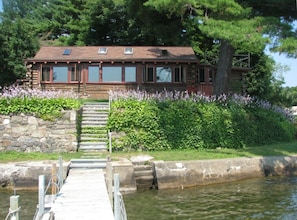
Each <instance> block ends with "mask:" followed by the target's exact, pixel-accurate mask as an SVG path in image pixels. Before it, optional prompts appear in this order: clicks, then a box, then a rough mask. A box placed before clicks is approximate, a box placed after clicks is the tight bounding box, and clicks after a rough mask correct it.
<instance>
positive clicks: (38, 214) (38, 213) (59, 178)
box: [33, 157, 63, 220]
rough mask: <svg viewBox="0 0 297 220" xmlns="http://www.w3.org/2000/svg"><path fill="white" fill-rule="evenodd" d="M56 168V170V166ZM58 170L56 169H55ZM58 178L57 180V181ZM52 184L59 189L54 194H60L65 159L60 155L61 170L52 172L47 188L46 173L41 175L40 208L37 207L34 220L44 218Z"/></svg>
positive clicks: (39, 188)
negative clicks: (48, 192)
mask: <svg viewBox="0 0 297 220" xmlns="http://www.w3.org/2000/svg"><path fill="white" fill-rule="evenodd" d="M53 167H54V170H55V166H53ZM55 171H56V170H55ZM56 179H57V181H55V180H56ZM50 186H54V187H55V188H56V189H57V190H55V192H56V193H55V194H53V195H54V196H56V195H57V194H58V192H59V191H60V190H61V188H62V186H63V160H62V157H59V170H58V174H57V173H54V174H52V176H51V178H50V180H49V182H48V184H47V187H46V188H45V176H44V175H40V176H39V185H38V208H37V209H36V212H35V215H34V218H33V219H34V220H39V219H41V218H42V216H43V215H44V213H45V210H44V208H45V196H46V193H47V191H48V189H49V188H50Z"/></svg>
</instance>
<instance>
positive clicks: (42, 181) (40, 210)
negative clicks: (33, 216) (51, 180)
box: [37, 175, 45, 220]
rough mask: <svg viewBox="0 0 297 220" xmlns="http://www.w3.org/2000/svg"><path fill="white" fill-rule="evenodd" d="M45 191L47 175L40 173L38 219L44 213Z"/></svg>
mask: <svg viewBox="0 0 297 220" xmlns="http://www.w3.org/2000/svg"><path fill="white" fill-rule="evenodd" d="M44 193H45V176H44V175H40V176H39V181H38V207H39V208H38V213H37V219H38V220H39V219H40V218H41V217H42V215H43V213H44V203H45V202H44Z"/></svg>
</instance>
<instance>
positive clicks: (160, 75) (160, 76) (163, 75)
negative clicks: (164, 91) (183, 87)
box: [156, 67, 172, 82]
mask: <svg viewBox="0 0 297 220" xmlns="http://www.w3.org/2000/svg"><path fill="white" fill-rule="evenodd" d="M156 81H157V82H172V70H171V68H170V67H157V68H156Z"/></svg>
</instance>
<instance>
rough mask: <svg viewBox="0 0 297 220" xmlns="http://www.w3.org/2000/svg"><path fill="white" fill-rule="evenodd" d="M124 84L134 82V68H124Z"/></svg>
mask: <svg viewBox="0 0 297 220" xmlns="http://www.w3.org/2000/svg"><path fill="white" fill-rule="evenodd" d="M125 82H136V67H135V66H130V67H129V66H126V67H125Z"/></svg>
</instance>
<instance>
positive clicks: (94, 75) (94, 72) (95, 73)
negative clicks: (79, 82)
mask: <svg viewBox="0 0 297 220" xmlns="http://www.w3.org/2000/svg"><path fill="white" fill-rule="evenodd" d="M88 82H99V66H89V68H88Z"/></svg>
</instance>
